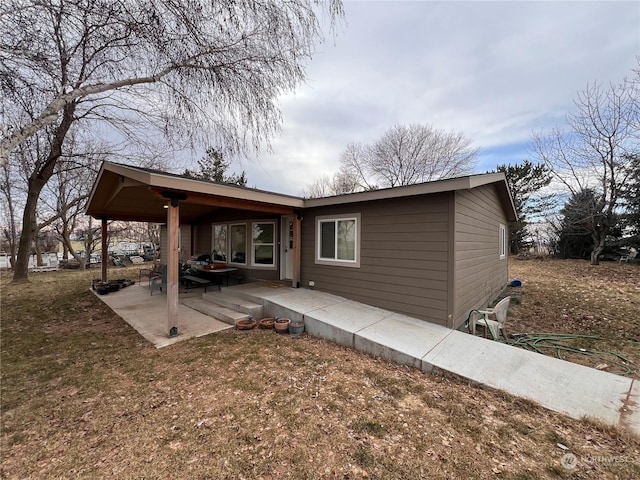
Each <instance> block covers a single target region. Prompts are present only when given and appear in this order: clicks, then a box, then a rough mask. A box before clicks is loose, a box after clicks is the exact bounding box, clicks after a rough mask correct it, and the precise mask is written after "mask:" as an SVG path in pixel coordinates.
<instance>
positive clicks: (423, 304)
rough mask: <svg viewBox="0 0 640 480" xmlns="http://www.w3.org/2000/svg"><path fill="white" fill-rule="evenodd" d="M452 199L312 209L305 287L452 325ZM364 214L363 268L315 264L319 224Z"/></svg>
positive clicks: (305, 227)
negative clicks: (449, 256) (329, 218)
mask: <svg viewBox="0 0 640 480" xmlns="http://www.w3.org/2000/svg"><path fill="white" fill-rule="evenodd" d="M447 198H448V197H447V195H443V194H438V195H432V196H428V197H427V196H425V197H410V198H400V199H388V200H379V201H374V202H364V203H358V204H352V205H338V206H332V207H319V208H314V209H307V210H305V212H304V220H303V222H302V265H301V285H302V286H303V287H307V286H308V285H309V281H313V282H314V284H315V286H314V288H316V289H319V290H322V291H326V292H329V293H334V294H336V295H341V296H343V297H346V298H350V299H353V300H356V301H359V302H363V303H367V304H370V305H374V306H377V307H380V308H385V309H389V310H392V311H396V312H399V313H403V314H406V315H410V316H413V317H417V318H421V319H424V320H428V321H431V322H434V323H439V324H443V325H444V324H446V318H447V291H448V285H447V282H448V261H447V252H448V242H449V233H448V201H447ZM349 213H360V215H361V225H360V228H361V243H360V268H351V267H339V266H331V265H317V264H315V249H316V243H315V219H316V216H319V215H336V216H339V215H342V214H349Z"/></svg>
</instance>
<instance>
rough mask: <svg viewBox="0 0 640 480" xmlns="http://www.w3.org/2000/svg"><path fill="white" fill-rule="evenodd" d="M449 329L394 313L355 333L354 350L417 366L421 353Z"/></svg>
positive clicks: (449, 331)
mask: <svg viewBox="0 0 640 480" xmlns="http://www.w3.org/2000/svg"><path fill="white" fill-rule="evenodd" d="M451 333H452V330H450V329H448V328H446V327H442V326H440V325H434V324H433V323H428V322H425V321H423V320H418V319H416V318H412V317H407V316H406V315H400V314H393V315H391V316H388V317H386V318H385V319H384V320H382V321H380V322H377V323H374V324H373V325H370V326H368V327H366V328H364V329H362V330H360V331H358V332H357V333H356V334H355V338H354V341H355V347H356V349H357V350H360V351H362V352H366V353H368V354H370V355H374V356H377V357H383V358H386V359H388V360H391V361H394V362H396V363H400V364H402V365H409V366H411V367H414V368H417V369H420V368H421V367H422V357H424V356H425V355H426V354H427V352H429V351H431V350H432V349H433V348H434V347H435V346H436V345H438V343H440V342H442V341H443V339H444V338H446V337H447V335H449V334H451Z"/></svg>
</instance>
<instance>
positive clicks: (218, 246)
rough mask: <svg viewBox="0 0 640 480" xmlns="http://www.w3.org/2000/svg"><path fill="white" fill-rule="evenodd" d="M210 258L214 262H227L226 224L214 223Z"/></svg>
mask: <svg viewBox="0 0 640 480" xmlns="http://www.w3.org/2000/svg"><path fill="white" fill-rule="evenodd" d="M211 258H212V259H213V261H214V262H224V263H226V262H227V226H226V225H214V226H213V234H212V246H211Z"/></svg>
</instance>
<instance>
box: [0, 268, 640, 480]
mask: <svg viewBox="0 0 640 480" xmlns="http://www.w3.org/2000/svg"><path fill="white" fill-rule="evenodd" d="M545 268H551V269H553V275H557V274H558V272H564V273H565V274H566V275H567V276H568V277H567V278H566V281H565V282H558V283H559V284H564V285H565V286H566V288H569V286H571V285H572V284H577V283H578V282H577V281H576V280H577V278H582V277H581V276H580V275H581V273H580V272H581V271H582V267H581V266H580V265H578V264H573V263H567V264H556V263H555V262H543V263H540V264H533V263H532V262H527V263H523V264H518V265H514V270H513V271H512V276H518V277H521V278H523V280H524V281H525V297H524V299H523V303H522V306H521V307H519V308H518V309H514V312H513V313H514V319H516V318H517V319H520V320H517V321H522V322H523V323H522V328H525V329H527V330H529V329H534V328H535V329H536V330H537V329H538V327H539V328H542V327H545V328H546V327H551V326H552V324H551V323H543V324H537V323H526V321H527V318H534V317H535V318H536V319H538V320H536V321H540V318H541V316H544V317H545V318H549V321H551V319H552V318H555V317H554V315H552V312H551V311H550V309H552V308H555V304H553V305H552V304H551V303H550V302H549V299H548V298H546V296H547V295H548V293H546V292H547V290H546V287H545V286H544V285H545V281H544V279H545V274H544V270H545ZM578 268H579V269H580V270H577V269H578ZM603 270H604V269H603ZM585 271H588V272H592V275H591V276H590V277H589V278H590V279H592V280H589V282H591V281H595V279H596V278H599V274H597V273H596V274H593V272H598V271H597V270H595V269H588V268H587V269H585ZM622 271H624V272H626V270H621V272H622ZM116 272H118V273H116ZM535 272H540V273H539V274H537V273H535ZM550 272H551V270H550ZM629 272H630V274H631V273H633V271H632V270H629ZM635 272H636V273H637V270H636V271H635ZM93 275H95V272H88V273H85V272H57V273H47V274H40V275H33V277H32V279H31V283H30V284H28V285H10V284H8V281H7V279H6V278H5V279H3V280H2V281H1V283H0V284H1V288H2V290H1V308H2V311H1V314H2V331H1V360H2V364H1V365H2V370H1V375H2V378H1V380H2V384H1V401H2V415H1V427H2V432H1V437H0V438H1V444H0V455H1V463H0V469H1V470H0V477H1V478H6V479H24V478H38V479H40V478H167V479H175V478H201V479H205V478H211V479H227V478H228V479H263V480H267V479H274V480H275V479H283V478H291V479H296V480H297V479H350V478H370V479H418V478H425V479H427V478H428V479H433V478H436V479H437V478H450V479H466V478H492V479H522V480H524V479H542V478H567V479H568V478H576V479H577V478H580V479H586V478H593V479H603V478H605V479H607V478H609V479H614V478H619V479H632V478H640V460H639V459H640V440H639V439H638V438H637V437H633V436H630V435H629V434H627V433H625V432H624V431H621V430H618V429H616V428H613V427H607V426H603V425H601V424H599V423H596V422H592V421H589V420H582V421H578V420H573V419H570V418H568V417H566V416H563V415H560V414H556V413H553V412H549V411H547V410H545V409H543V408H541V407H539V406H537V405H535V404H532V403H531V402H528V401H524V400H520V399H517V398H514V397H511V396H508V395H506V394H502V393H500V392H495V391H490V390H484V389H479V388H476V387H473V386H469V385H468V384H466V383H465V382H463V381H461V380H459V379H457V378H452V377H447V376H434V375H424V374H422V373H420V372H418V371H416V370H413V369H410V368H406V367H402V366H398V365H394V364H391V363H388V362H386V361H382V360H379V359H375V358H371V357H369V356H366V355H362V354H359V353H357V352H354V351H351V350H349V349H345V348H342V347H339V346H337V345H334V344H332V343H329V342H326V341H323V340H320V339H316V338H312V337H308V336H304V337H302V338H299V339H293V338H289V337H288V336H280V335H276V334H274V333H272V332H270V331H260V330H252V331H250V332H239V331H231V330H230V331H225V332H222V333H219V334H214V335H209V336H206V337H203V338H200V339H194V340H188V341H185V342H181V343H179V344H176V345H174V346H171V347H167V348H164V349H161V350H156V349H155V348H153V347H152V346H150V345H149V344H147V343H146V341H145V340H144V339H142V337H140V336H139V335H138V334H137V333H136V332H135V331H134V330H133V329H132V328H131V327H129V326H128V325H127V324H126V323H124V322H123V321H122V320H121V319H120V318H119V317H117V316H115V315H114V314H113V313H112V312H111V311H110V310H109V309H108V308H107V307H105V306H104V305H103V304H102V303H101V302H100V301H99V300H98V299H97V298H96V297H95V296H94V295H93V294H92V293H91V292H89V291H88V285H89V281H90V279H91V277H92V276H93ZM110 275H111V276H112V277H113V276H114V275H121V276H127V275H130V276H131V278H136V275H135V271H134V270H124V269H123V270H118V271H116V270H112V271H111V273H110ZM536 275H540V276H536ZM551 275H552V274H551V273H548V274H546V276H551ZM573 275H579V277H574V276H573ZM625 275H626V274H625ZM625 275H622V274H621V276H622V277H623V278H627V277H626V276H625ZM607 278H611V277H607ZM616 278H617V277H616ZM605 283H606V281H605ZM571 288H574V287H573V286H571ZM575 288H577V287H575ZM612 288H613V287H612ZM634 288H635V290H634ZM619 289H620V292H621V293H619V294H616V295H619V296H615V297H613V298H609V300H607V298H608V297H609V296H610V295H612V294H613V293H612V292H615V289H614V290H610V289H607V290H603V289H601V288H596V289H594V291H593V292H592V293H591V294H590V295H592V296H597V297H602V298H600V300H594V302H595V303H596V304H598V305H599V304H600V303H602V308H605V305H606V304H607V302H610V303H612V304H613V303H615V304H616V305H618V304H620V303H621V302H622V300H621V299H623V298H628V294H629V293H630V294H631V295H632V296H634V295H636V294H637V286H634V287H633V288H632V287H631V285H630V283H629V281H628V282H627V283H625V284H621V285H620V286H619ZM624 292H627V293H624ZM586 294H587V290H585V295H586ZM572 295H573V294H571V295H567V296H566V298H567V302H568V300H569V299H570V298H571V297H572ZM633 298H634V300H632V301H634V302H635V301H637V297H635V296H634V297H633ZM583 303H584V300H583V299H582V298H576V299H575V301H574V302H573V303H566V306H565V307H564V308H566V312H567V315H569V316H570V317H573V316H574V315H575V314H576V312H578V310H576V309H577V308H578V305H581V304H583ZM530 305H531V306H533V305H535V308H536V309H538V310H537V311H538V312H539V313H540V315H536V316H534V315H530V316H527V315H525V312H527V314H529V313H530V308H529V306H530ZM635 305H636V312H637V304H635ZM616 308H618V306H616ZM572 309H573V310H572ZM605 310H606V308H605ZM631 310H633V308H631V307H630V311H631ZM580 311H581V310H580ZM591 312H592V313H590V315H592V314H593V315H596V316H598V315H601V312H600V311H598V312H595V310H594V309H591ZM607 318H608V319H611V320H614V318H617V317H612V316H611V315H610V314H608V316H607ZM531 321H533V320H531ZM513 323H514V324H515V323H516V320H513ZM565 323H567V324H568V323H569V322H568V321H567V322H565ZM592 324H593V325H599V323H598V322H591V323H589V325H592ZM558 325H564V324H562V323H558ZM636 325H637V324H636ZM618 327H619V326H618V325H616V326H614V327H613V328H618ZM594 328H595V327H594ZM582 330H584V326H580V327H576V328H575V331H582ZM623 330H626V329H625V328H620V331H623ZM571 331H574V330H571ZM635 335H637V332H635ZM635 339H636V340H637V336H636V337H635ZM631 340H632V339H631V338H629V341H631ZM612 341H613V340H612ZM636 346H637V344H636ZM632 353H633V352H632ZM566 452H572V453H573V454H575V455H576V457H577V466H576V468H575V469H567V468H564V467H563V466H562V463H561V459H562V457H563V455H564V454H565V453H566Z"/></svg>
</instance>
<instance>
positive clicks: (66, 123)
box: [13, 103, 76, 283]
mask: <svg viewBox="0 0 640 480" xmlns="http://www.w3.org/2000/svg"><path fill="white" fill-rule="evenodd" d="M75 109H76V104H75V103H69V104H67V105H65V107H64V109H63V114H62V121H61V122H60V125H59V126H58V127H57V128H56V130H55V133H54V135H53V138H52V141H51V150H50V151H49V155H48V156H47V159H46V161H44V162H43V164H42V165H40V166H39V167H36V168H35V169H34V171H33V172H32V173H31V175H30V176H29V180H28V191H27V202H26V203H25V206H24V213H23V215H22V233H21V234H20V242H19V245H18V256H17V258H16V265H15V268H14V270H13V282H16V283H17V282H27V281H29V254H30V253H31V242H32V240H33V237H34V234H35V228H34V226H35V225H36V211H37V207H38V198H39V197H40V192H42V189H43V188H44V186H45V185H46V183H47V182H48V181H49V179H50V178H51V176H52V175H53V172H54V170H55V166H56V163H57V162H58V159H59V158H60V156H61V155H62V144H63V142H64V139H65V137H66V135H67V132H69V128H71V125H72V124H73V114H74V113H75Z"/></svg>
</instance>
